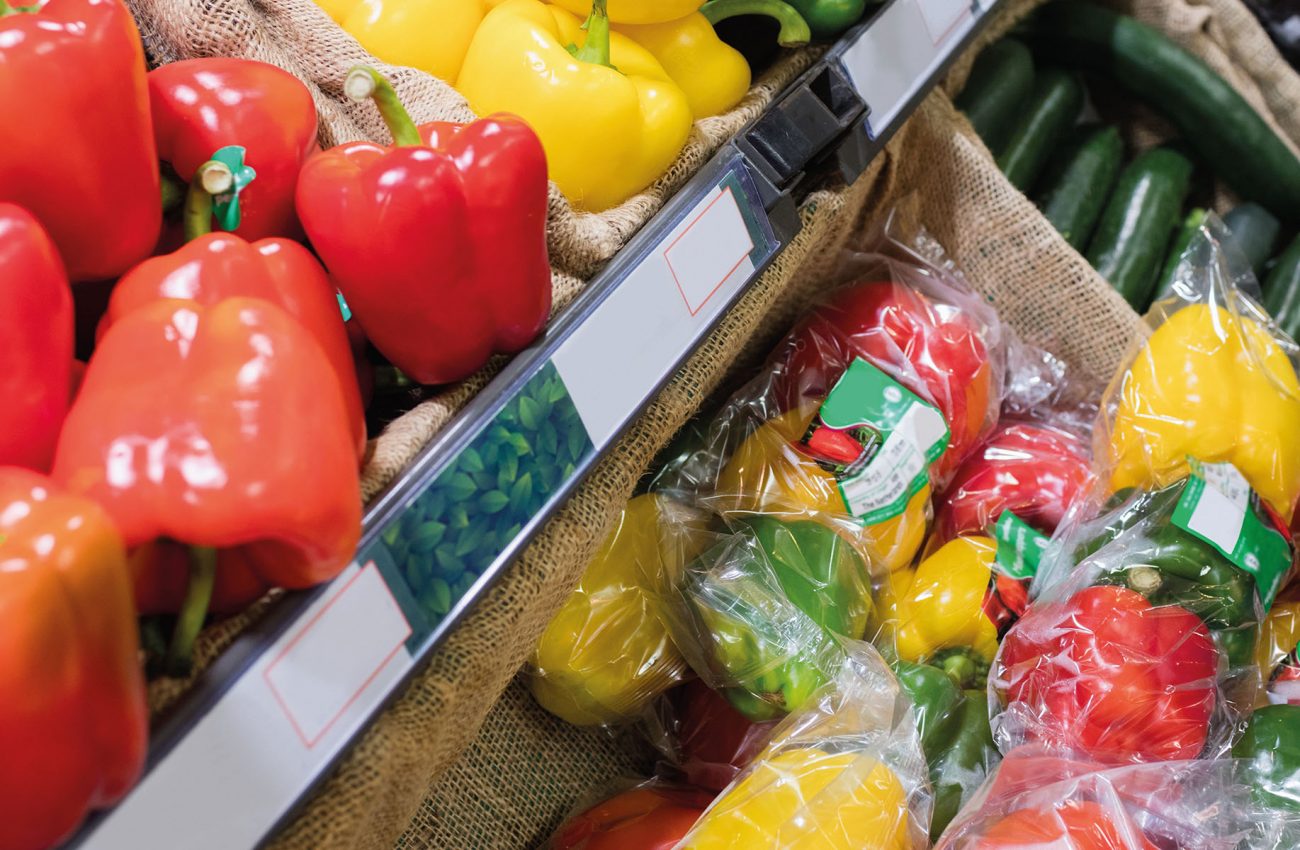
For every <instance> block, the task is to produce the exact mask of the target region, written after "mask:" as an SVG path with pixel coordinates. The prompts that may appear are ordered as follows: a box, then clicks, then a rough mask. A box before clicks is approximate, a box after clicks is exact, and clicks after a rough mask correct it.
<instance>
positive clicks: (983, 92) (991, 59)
mask: <svg viewBox="0 0 1300 850" xmlns="http://www.w3.org/2000/svg"><path fill="white" fill-rule="evenodd" d="M1033 90H1034V59H1033V56H1032V55H1031V54H1030V52H1029V48H1028V47H1025V45H1024V44H1023V43H1022V42H1019V41H1016V40H1015V39H1014V38H1004V39H1002V40H1001V41H999V42H997V43H996V44H993V45H991V46H990V47H989V48H988V49H986V50H985V51H984V52H983V53H981V54H980V55H979V58H978V59H976V60H975V66H974V67H973V68H971V72H970V77H968V78H967V79H966V87H965V88H963V89H962V90H961V94H960V95H958V97H957V102H956V106H957V108H958V109H960V110H961V111H962V112H964V113H966V118H967V119H968V120H969V121H970V123H971V126H972V127H974V128H975V132H976V133H978V134H979V137H980V138H981V139H983V140H984V145H985V147H987V148H988V149H989V150H990V151H992V153H993V155H994V156H997V155H998V154H1000V153H1001V152H1002V149H1003V148H1004V147H1006V144H1007V141H1008V140H1009V139H1010V138H1011V130H1012V128H1013V127H1015V124H1016V119H1017V118H1018V117H1019V116H1020V110H1021V109H1023V108H1024V105H1025V103H1027V102H1028V101H1029V95H1030V93H1031V92H1032V91H1033Z"/></svg>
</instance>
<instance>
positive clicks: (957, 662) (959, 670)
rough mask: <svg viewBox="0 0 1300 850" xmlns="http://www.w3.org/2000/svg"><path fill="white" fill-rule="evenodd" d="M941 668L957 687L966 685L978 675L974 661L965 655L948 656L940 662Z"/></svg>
mask: <svg viewBox="0 0 1300 850" xmlns="http://www.w3.org/2000/svg"><path fill="white" fill-rule="evenodd" d="M942 669H943V672H945V673H947V674H948V676H949V678H951V679H952V680H953V682H954V683H955V684H956V685H957V687H959V688H965V687H967V686H968V685H969V683H970V682H971V681H973V680H974V679H975V677H976V675H978V671H977V669H976V667H975V662H974V661H972V660H971V659H970V658H969V657H967V656H965V655H950V656H948V657H947V658H945V659H944V660H943V662H942Z"/></svg>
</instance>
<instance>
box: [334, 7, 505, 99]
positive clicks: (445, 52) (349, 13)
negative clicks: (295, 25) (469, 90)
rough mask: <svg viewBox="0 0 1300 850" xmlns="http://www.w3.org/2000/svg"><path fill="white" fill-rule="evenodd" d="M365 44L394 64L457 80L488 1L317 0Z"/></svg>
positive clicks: (385, 60)
mask: <svg viewBox="0 0 1300 850" xmlns="http://www.w3.org/2000/svg"><path fill="white" fill-rule="evenodd" d="M317 2H318V3H319V4H320V6H321V8H323V9H324V10H325V11H326V12H327V13H328V14H329V16H330V17H331V18H333V19H334V20H336V21H338V24H339V26H341V27H343V29H344V30H346V31H347V32H348V33H350V34H351V35H352V37H353V38H355V39H356V40H357V41H358V42H360V44H361V46H362V47H364V48H365V49H366V50H368V51H370V52H371V53H373V54H374V55H375V56H377V57H378V58H379V59H381V60H383V61H384V62H387V63H389V64H390V65H405V66H407V67H410V68H418V69H419V70H421V71H426V72H428V73H430V74H432V75H433V76H435V77H437V78H438V79H440V80H446V81H447V82H448V83H454V82H455V81H456V78H457V77H458V76H459V75H460V67H461V63H462V62H464V61H465V52H466V51H468V50H469V44H470V41H471V40H472V39H473V38H474V33H475V32H477V31H478V28H479V24H481V23H482V22H483V16H484V15H486V14H487V5H486V4H485V3H484V0H317Z"/></svg>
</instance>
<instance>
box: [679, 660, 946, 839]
mask: <svg viewBox="0 0 1300 850" xmlns="http://www.w3.org/2000/svg"><path fill="white" fill-rule="evenodd" d="M930 806H931V800H930V793H929V789H928V786H927V783H926V779H925V762H924V760H923V758H922V756H921V751H920V746H919V742H918V738H917V733H916V727H915V719H914V717H913V713H912V709H911V707H910V706H909V704H908V701H907V699H906V698H905V697H903V696H901V694H900V691H899V688H898V684H897V682H896V681H895V680H894V678H893V676H892V675H890V673H889V670H888V668H886V667H885V664H884V662H883V660H882V659H881V658H880V656H879V655H878V654H877V653H876V652H875V650H873V649H871V647H869V646H867V645H866V644H861V643H854V644H850V645H849V646H848V647H847V653H846V663H845V664H844V665H843V666H842V667H841V669H840V670H839V673H838V675H837V676H836V678H835V679H834V680H833V681H831V682H829V683H828V684H827V685H826V687H824V688H823V689H822V690H821V691H820V692H818V693H817V694H816V695H815V697H813V698H812V699H810V700H809V701H808V702H807V703H806V704H805V705H804V706H803V707H802V708H801V709H800V710H799V711H797V712H795V713H794V714H792V715H790V716H789V717H788V718H786V719H785V720H784V721H783V722H782V723H781V724H780V726H778V727H777V729H776V732H775V734H774V737H773V739H772V742H771V744H769V745H768V747H767V749H766V750H764V751H763V753H762V755H760V756H759V758H758V760H757V761H756V762H755V763H754V764H753V765H752V766H750V767H749V768H748V769H747V770H746V771H745V772H744V773H742V774H741V775H740V776H739V777H738V778H737V779H736V780H735V782H733V783H732V784H731V786H730V787H729V788H727V789H726V790H725V791H724V792H723V793H722V794H721V795H720V796H719V797H718V799H717V800H716V801H715V802H714V804H713V805H712V806H711V807H710V808H709V810H708V811H707V812H706V813H705V814H704V816H703V817H702V818H701V819H700V820H699V822H698V823H696V825H695V827H694V828H693V829H692V830H691V832H690V833H689V834H688V835H687V836H686V838H685V839H684V840H683V841H682V843H681V844H679V845H678V847H679V848H680V850H720V848H734V850H796V848H798V850H908V848H920V847H924V846H926V843H927V841H926V832H927V829H926V825H927V824H928V823H929V819H930Z"/></svg>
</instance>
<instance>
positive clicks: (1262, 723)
mask: <svg viewBox="0 0 1300 850" xmlns="http://www.w3.org/2000/svg"><path fill="white" fill-rule="evenodd" d="M1232 755H1233V756H1234V757H1235V758H1240V759H1246V760H1247V762H1248V768H1247V769H1248V771H1249V775H1250V776H1251V777H1252V778H1253V780H1254V792H1255V796H1256V798H1257V799H1258V800H1259V801H1260V802H1261V803H1263V804H1264V805H1266V806H1272V807H1275V808H1281V809H1287V810H1289V811H1291V812H1300V705H1270V706H1266V707H1264V708H1260V709H1257V710H1256V711H1255V713H1254V714H1253V715H1251V718H1250V721H1249V722H1248V723H1247V724H1246V731H1245V732H1244V733H1242V736H1241V739H1240V740H1238V741H1237V743H1236V745H1235V746H1233V748H1232Z"/></svg>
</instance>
